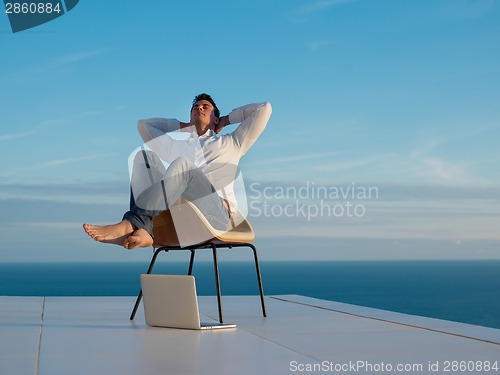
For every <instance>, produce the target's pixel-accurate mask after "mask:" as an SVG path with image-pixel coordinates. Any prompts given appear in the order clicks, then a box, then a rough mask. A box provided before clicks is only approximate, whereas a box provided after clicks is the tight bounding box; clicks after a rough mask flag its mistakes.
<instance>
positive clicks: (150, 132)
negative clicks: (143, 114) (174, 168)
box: [137, 117, 191, 143]
mask: <svg viewBox="0 0 500 375" xmlns="http://www.w3.org/2000/svg"><path fill="white" fill-rule="evenodd" d="M190 126H191V125H190V124H189V123H187V122H180V121H179V120H176V119H167V118H159V117H155V118H150V119H147V120H139V121H138V122H137V129H138V130H139V134H140V135H141V137H142V139H143V141H144V142H145V143H146V142H149V141H150V140H152V139H154V138H157V137H160V136H162V135H164V134H167V133H170V132H175V131H190V129H188V128H189V127H190Z"/></svg>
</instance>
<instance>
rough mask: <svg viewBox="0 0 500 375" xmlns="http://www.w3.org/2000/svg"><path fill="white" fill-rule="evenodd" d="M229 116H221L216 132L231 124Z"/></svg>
mask: <svg viewBox="0 0 500 375" xmlns="http://www.w3.org/2000/svg"><path fill="white" fill-rule="evenodd" d="M229 124H230V123H229V116H222V117H220V118H219V123H218V124H217V125H215V129H214V132H215V134H219V133H220V131H221V130H222V129H224V127H226V126H227V125H229Z"/></svg>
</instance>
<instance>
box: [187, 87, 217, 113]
mask: <svg viewBox="0 0 500 375" xmlns="http://www.w3.org/2000/svg"><path fill="white" fill-rule="evenodd" d="M200 100H206V101H208V102H210V104H212V105H213V106H214V113H215V117H217V118H220V111H219V108H217V105H216V104H215V102H214V100H213V99H212V97H211V96H210V95H208V94H205V93H202V94H199V95H196V96H195V97H194V100H193V105H192V106H191V110H193V107H194V105H195V104H196V102H199V101H200Z"/></svg>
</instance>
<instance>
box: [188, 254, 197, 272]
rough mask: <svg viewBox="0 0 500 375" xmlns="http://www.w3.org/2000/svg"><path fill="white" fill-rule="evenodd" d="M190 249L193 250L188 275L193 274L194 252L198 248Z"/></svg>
mask: <svg viewBox="0 0 500 375" xmlns="http://www.w3.org/2000/svg"><path fill="white" fill-rule="evenodd" d="M190 251H191V258H190V259H189V269H188V275H192V274H193V263H194V253H195V251H196V249H192V250H190Z"/></svg>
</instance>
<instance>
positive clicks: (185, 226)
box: [153, 198, 255, 248]
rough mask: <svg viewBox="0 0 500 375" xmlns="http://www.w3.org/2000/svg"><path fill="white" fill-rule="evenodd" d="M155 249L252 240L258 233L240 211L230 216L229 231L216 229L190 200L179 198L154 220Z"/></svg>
mask: <svg viewBox="0 0 500 375" xmlns="http://www.w3.org/2000/svg"><path fill="white" fill-rule="evenodd" d="M153 234H154V244H153V246H154V247H155V248H159V247H180V248H183V247H187V246H192V245H197V244H202V243H209V242H211V243H229V242H235V243H244V242H252V241H253V240H254V239H255V233H254V231H253V228H252V226H251V224H250V222H249V221H248V220H247V219H246V218H245V217H244V216H243V214H242V213H241V212H239V211H238V212H236V213H235V214H233V215H232V217H231V223H230V227H229V229H228V230H226V231H223V230H218V229H215V228H214V227H213V226H212V225H211V224H210V222H209V221H208V220H207V219H206V218H205V216H204V215H203V214H202V213H201V211H200V210H199V209H198V208H197V207H196V206H195V205H194V204H193V203H192V202H189V201H186V200H184V199H182V198H181V199H180V200H179V201H178V202H177V203H176V204H175V205H173V206H172V207H171V208H170V209H169V210H168V211H164V212H162V213H161V214H160V215H158V216H156V217H155V219H154V221H153Z"/></svg>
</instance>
